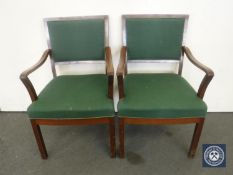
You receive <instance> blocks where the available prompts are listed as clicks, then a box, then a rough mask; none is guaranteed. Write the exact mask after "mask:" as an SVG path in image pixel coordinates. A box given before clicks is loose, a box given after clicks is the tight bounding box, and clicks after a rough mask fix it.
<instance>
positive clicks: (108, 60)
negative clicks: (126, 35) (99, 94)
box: [105, 47, 114, 99]
mask: <svg viewBox="0 0 233 175" xmlns="http://www.w3.org/2000/svg"><path fill="white" fill-rule="evenodd" d="M105 61H106V74H107V76H108V97H109V98H111V99H113V88H114V87H113V86H114V68H113V64H112V54H111V49H110V47H105Z"/></svg>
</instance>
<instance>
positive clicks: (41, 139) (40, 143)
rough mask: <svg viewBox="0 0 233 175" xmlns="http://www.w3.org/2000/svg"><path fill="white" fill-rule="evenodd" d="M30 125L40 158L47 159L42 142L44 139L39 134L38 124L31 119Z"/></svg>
mask: <svg viewBox="0 0 233 175" xmlns="http://www.w3.org/2000/svg"><path fill="white" fill-rule="evenodd" d="M31 125H32V129H33V132H34V135H35V138H36V142H37V145H38V148H39V150H40V155H41V158H42V159H47V158H48V154H47V151H46V147H45V144H44V140H43V137H42V134H41V130H40V126H39V125H38V124H37V123H36V121H35V120H31Z"/></svg>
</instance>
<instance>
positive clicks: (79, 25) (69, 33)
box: [20, 16, 116, 159]
mask: <svg viewBox="0 0 233 175" xmlns="http://www.w3.org/2000/svg"><path fill="white" fill-rule="evenodd" d="M44 22H45V26H46V29H47V32H48V47H49V49H48V50H46V51H45V52H44V54H43V55H42V57H41V59H40V60H39V61H38V62H37V63H36V64H35V65H34V66H32V67H31V68H29V69H27V70H26V71H24V72H23V73H22V74H21V75H20V79H21V80H22V82H23V84H24V85H25V86H26V88H27V90H28V92H29V95H30V97H31V100H32V103H31V105H30V106H29V107H28V109H27V113H28V115H29V119H30V121H31V125H32V128H33V131H34V135H35V138H36V141H37V144H38V147H39V151H40V153H41V157H42V158H43V159H47V156H48V155H47V151H46V148H45V144H44V141H43V137H42V134H41V130H40V125H93V124H107V125H109V136H110V152H111V157H115V154H116V151H115V124H114V117H113V115H114V107H113V101H112V98H113V78H114V70H113V65H112V58H111V50H110V47H109V39H108V16H89V17H67V18H48V19H45V20H44ZM49 56H50V60H51V68H52V72H53V76H54V78H53V79H52V80H51V81H50V82H49V83H48V84H47V85H46V87H45V88H44V89H43V90H42V91H41V92H40V94H39V95H37V93H36V91H35V89H34V87H33V85H32V83H31V81H30V80H29V78H28V75H29V74H30V73H32V72H33V71H35V70H36V69H37V68H39V67H40V66H41V65H42V64H43V63H44V62H45V61H46V60H47V58H48V57H49ZM81 62H88V63H95V62H101V63H103V64H105V65H106V75H104V74H89V75H60V76H57V74H56V67H55V64H56V63H59V64H61V63H66V64H67V63H81Z"/></svg>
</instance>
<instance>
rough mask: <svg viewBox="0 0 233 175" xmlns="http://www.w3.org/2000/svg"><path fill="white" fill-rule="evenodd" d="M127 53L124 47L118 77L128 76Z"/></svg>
mask: <svg viewBox="0 0 233 175" xmlns="http://www.w3.org/2000/svg"><path fill="white" fill-rule="evenodd" d="M126 52H127V48H126V47H125V46H123V47H122V48H121V56H120V63H119V65H118V67H117V76H118V75H126V74H127V69H126Z"/></svg>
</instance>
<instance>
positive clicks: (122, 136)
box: [119, 118, 125, 158]
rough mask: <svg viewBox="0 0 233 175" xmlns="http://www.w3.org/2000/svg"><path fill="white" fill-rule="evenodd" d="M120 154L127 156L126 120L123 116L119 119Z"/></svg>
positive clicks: (121, 156) (122, 156)
mask: <svg viewBox="0 0 233 175" xmlns="http://www.w3.org/2000/svg"><path fill="white" fill-rule="evenodd" d="M119 142H120V143H119V144H120V145H119V156H120V158H124V157H125V143H124V142H125V121H124V119H123V118H120V119H119Z"/></svg>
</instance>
